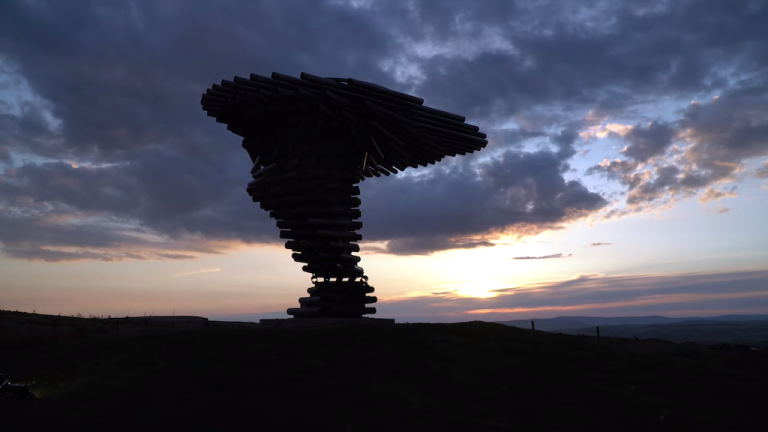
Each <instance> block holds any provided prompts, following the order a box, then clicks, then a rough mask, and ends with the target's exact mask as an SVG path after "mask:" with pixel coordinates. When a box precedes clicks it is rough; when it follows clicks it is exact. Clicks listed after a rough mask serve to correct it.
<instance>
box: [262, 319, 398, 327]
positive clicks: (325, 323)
mask: <svg viewBox="0 0 768 432" xmlns="http://www.w3.org/2000/svg"><path fill="white" fill-rule="evenodd" d="M394 324H395V320H394V318H365V317H364V318H284V319H262V320H259V326H260V327H276V328H307V327H311V328H320V327H360V326H363V327H372V326H374V327H380V326H389V325H394Z"/></svg>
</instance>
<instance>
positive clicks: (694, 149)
mask: <svg viewBox="0 0 768 432" xmlns="http://www.w3.org/2000/svg"><path fill="white" fill-rule="evenodd" d="M766 112H768V83H767V84H766V86H761V87H755V86H746V87H736V88H733V89H731V90H729V91H726V92H724V93H723V94H722V95H721V96H718V97H715V98H713V99H712V100H710V101H708V102H692V103H691V104H689V105H688V106H687V107H686V109H685V110H684V112H683V116H682V118H680V119H679V120H678V121H677V123H678V125H677V128H678V129H679V131H680V135H681V137H683V138H684V139H685V140H686V141H687V142H688V143H689V144H688V147H686V149H685V150H684V151H683V152H682V154H680V155H678V156H676V157H675V158H674V159H675V163H674V164H666V165H664V164H658V165H656V166H655V167H653V169H652V170H651V169H646V170H644V171H640V172H633V171H635V170H636V169H637V168H639V167H640V165H639V164H638V163H637V162H643V161H646V160H647V158H650V157H653V156H658V155H661V154H662V152H663V151H664V149H666V147H667V146H668V145H669V143H670V139H671V138H670V137H672V136H673V135H674V132H673V131H672V128H671V126H670V125H668V124H667V125H661V124H659V126H653V125H654V124H655V123H651V124H650V125H649V126H648V127H647V128H646V129H644V130H642V131H641V132H640V135H642V136H644V137H645V138H648V139H647V140H646V141H644V139H645V138H643V139H640V140H638V138H637V136H638V133H636V131H638V129H637V127H634V128H632V129H631V130H630V131H629V132H628V133H627V134H626V136H625V138H626V139H627V140H629V141H631V142H633V143H632V144H631V145H630V146H628V147H627V148H626V149H624V150H623V151H622V153H624V154H625V155H627V156H630V157H632V158H634V159H635V160H636V162H635V161H622V160H616V161H612V162H609V161H608V160H605V161H603V162H602V163H601V164H599V165H596V166H593V167H591V168H589V169H588V170H587V174H592V173H600V174H603V175H606V176H608V177H610V178H614V179H619V180H620V182H621V183H622V184H623V185H624V186H626V188H627V191H628V192H629V193H628V195H627V201H626V202H627V204H630V205H638V204H642V203H651V202H654V201H657V200H661V201H663V200H664V199H665V198H669V197H673V196H674V197H687V196H693V195H696V194H697V193H698V192H699V191H701V190H702V189H705V188H706V190H705V191H704V195H703V196H702V197H701V199H700V201H701V202H708V201H713V200H716V199H719V198H722V197H726V196H731V197H732V196H735V194H734V193H733V190H731V191H730V192H722V191H718V190H715V189H713V188H712V187H711V186H712V185H713V184H715V183H717V182H724V181H735V180H736V174H737V172H739V171H740V170H742V169H743V166H744V162H745V161H746V160H749V159H752V158H755V157H762V156H766V155H768V118H767V117H766V116H765V113H766ZM633 134H634V137H633ZM651 137H653V138H651ZM633 140H634V141H633ZM643 143H644V144H643ZM658 143H664V145H661V144H658ZM639 144H642V145H639ZM657 144H658V145H657ZM635 145H638V146H637V147H634V149H633V146H635ZM756 175H758V176H759V175H760V171H758V172H757V173H756Z"/></svg>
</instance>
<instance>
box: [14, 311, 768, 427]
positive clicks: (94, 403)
mask: <svg viewBox="0 0 768 432" xmlns="http://www.w3.org/2000/svg"><path fill="white" fill-rule="evenodd" d="M0 316H2V318H0V326H1V327H0V337H2V339H0V370H1V371H2V372H3V373H5V374H6V375H7V376H8V377H9V378H10V379H11V380H12V381H15V382H22V383H29V384H30V386H31V388H32V390H33V391H34V392H35V393H36V394H37V396H38V399H37V400H36V401H34V402H32V403H27V404H7V403H6V404H0V418H2V421H3V430H9V431H17V430H74V429H75V428H78V429H79V430H118V431H120V430H125V431H128V430H164V431H168V430H185V431H197V430H200V431H203V430H235V429H244V428H248V429H250V430H328V431H358V430H375V431H379V430H380V431H392V430H420V431H423V430H510V431H515V430H519V431H533V430H556V431H559V430H610V431H616V430H640V431H648V430H744V429H754V427H755V425H759V424H764V423H765V421H767V420H768V415H767V414H766V413H765V410H764V406H763V400H762V398H761V395H762V394H763V392H764V389H765V388H766V385H767V384H768V358H766V357H765V356H763V355H761V353H754V352H750V351H749V350H747V351H743V350H740V349H738V348H732V349H728V350H713V349H710V348H709V347H705V346H698V345H677V344H672V343H665V342H653V341H640V342H638V343H637V346H636V347H635V348H634V350H633V348H632V341H630V340H622V339H612V338H603V340H602V341H601V344H600V345H597V344H596V341H595V339H594V338H590V337H578V336H570V335H560V334H550V333H544V332H533V331H530V330H524V329H519V328H514V327H509V326H504V325H500V324H494V323H483V322H471V323H462V324H398V325H394V326H392V327H382V328H341V329H339V328H332V329H293V330H285V329H265V328H260V327H259V326H258V325H237V324H226V325H225V324H220V323H216V322H211V323H209V325H207V326H169V325H152V323H149V322H147V323H144V322H143V321H142V320H136V321H133V322H131V323H124V324H123V326H122V327H120V329H119V332H116V327H115V326H114V321H110V320H88V319H80V320H77V319H72V318H69V319H68V320H72V321H70V322H69V323H68V325H71V326H73V328H74V329H77V330H76V331H75V330H72V332H67V334H68V335H69V336H67V337H66V338H65V337H64V336H62V335H61V334H60V335H59V339H58V340H54V339H53V338H52V337H50V333H47V334H48V336H45V335H44V334H43V332H38V331H37V330H41V329H46V330H50V328H47V327H46V326H49V325H50V324H49V320H51V319H54V318H56V317H48V318H46V317H41V316H32V315H30V314H26V315H16V314H13V313H0ZM33 318H34V319H33ZM58 325H59V326H61V324H58ZM26 327H28V328H27V331H28V333H29V334H30V335H33V336H34V338H33V340H26V341H25V340H24V337H22V336H19V337H17V338H15V339H13V341H11V340H9V339H7V338H8V337H9V333H8V332H7V331H3V329H11V328H12V329H13V332H14V333H19V332H22V331H24V330H22V329H24V328H26ZM60 329H61V327H60ZM662 418H663V420H662Z"/></svg>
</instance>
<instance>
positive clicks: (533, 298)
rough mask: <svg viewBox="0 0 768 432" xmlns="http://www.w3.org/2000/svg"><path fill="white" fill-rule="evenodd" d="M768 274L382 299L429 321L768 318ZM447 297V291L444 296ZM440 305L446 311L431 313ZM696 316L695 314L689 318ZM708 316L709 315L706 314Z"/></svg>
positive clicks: (588, 278)
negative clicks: (734, 314)
mask: <svg viewBox="0 0 768 432" xmlns="http://www.w3.org/2000/svg"><path fill="white" fill-rule="evenodd" d="M766 282H768V271H765V270H759V271H740V272H722V273H687V274H667V275H652V274H649V275H634V276H625V275H615V276H604V275H580V276H577V277H574V278H571V279H566V280H559V281H547V282H541V283H536V284H531V285H522V286H516V287H511V288H503V289H496V290H493V292H494V293H495V294H496V295H494V296H490V297H487V296H486V297H475V296H467V295H463V294H461V292H460V291H459V290H452V293H445V292H443V293H441V295H440V296H433V295H431V294H430V293H424V294H423V295H414V296H409V297H402V298H397V299H380V300H379V303H377V308H378V309H379V310H380V311H381V313H386V314H387V316H393V317H396V318H399V317H414V318H415V317H418V318H420V319H421V320H427V321H467V320H473V319H482V320H488V321H501V320H505V319H522V318H531V317H537V318H549V317H555V316H563V315H565V316H573V315H587V316H589V315H593V316H595V315H597V316H641V315H665V314H674V315H676V316H680V315H683V316H691V315H694V313H695V314H701V313H703V314H707V315H719V314H722V313H723V312H720V311H723V310H739V311H741V313H749V312H745V311H752V312H753V313H767V312H768V307H766V306H765V304H766V303H765V301H766V299H768V289H766V286H768V285H766ZM443 291H445V290H443ZM437 302H439V305H440V306H433V307H431V308H430V307H427V306H428V305H433V304H436V303H437ZM686 311H695V312H686ZM702 311H703V312H702Z"/></svg>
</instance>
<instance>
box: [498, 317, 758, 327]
mask: <svg viewBox="0 0 768 432" xmlns="http://www.w3.org/2000/svg"><path fill="white" fill-rule="evenodd" d="M701 320H706V321H766V320H768V315H720V316H715V317H687V318H669V317H665V316H660V315H650V316H640V317H588V316H563V317H557V318H542V319H537V318H531V319H527V320H513V321H497V322H498V323H499V324H504V325H508V326H513V327H520V328H526V329H529V328H531V321H534V322H535V325H536V330H544V331H559V330H567V329H580V328H584V327H594V326H608V325H628V324H671V323H678V322H685V321H701Z"/></svg>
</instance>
